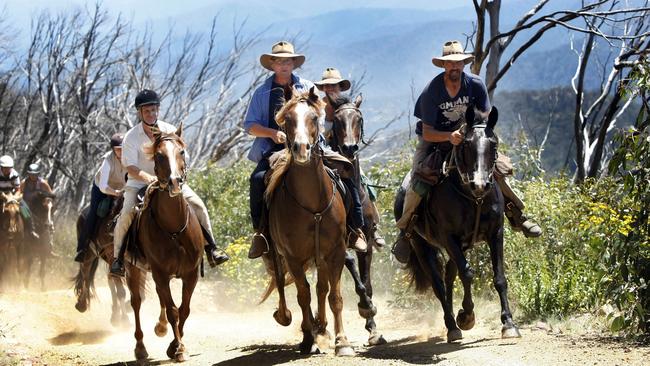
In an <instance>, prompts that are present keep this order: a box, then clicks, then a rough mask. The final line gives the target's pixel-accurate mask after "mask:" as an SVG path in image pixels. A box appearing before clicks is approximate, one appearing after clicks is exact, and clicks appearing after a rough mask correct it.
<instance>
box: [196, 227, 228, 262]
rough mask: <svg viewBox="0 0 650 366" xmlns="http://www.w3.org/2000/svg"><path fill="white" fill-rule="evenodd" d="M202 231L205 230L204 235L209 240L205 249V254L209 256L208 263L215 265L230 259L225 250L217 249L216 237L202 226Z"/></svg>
mask: <svg viewBox="0 0 650 366" xmlns="http://www.w3.org/2000/svg"><path fill="white" fill-rule="evenodd" d="M201 231H202V232H203V237H204V238H205V240H206V241H207V244H206V245H205V247H204V249H205V255H206V256H207V257H208V264H210V267H215V266H218V265H220V264H222V263H224V262H226V261H228V260H229V259H230V257H229V256H228V254H226V252H224V251H223V250H218V249H217V244H216V243H215V242H214V238H213V237H212V235H211V234H210V233H209V232H208V230H206V229H205V228H204V227H203V226H201Z"/></svg>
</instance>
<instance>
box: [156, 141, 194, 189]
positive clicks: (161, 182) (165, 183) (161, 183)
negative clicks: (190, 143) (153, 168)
mask: <svg viewBox="0 0 650 366" xmlns="http://www.w3.org/2000/svg"><path fill="white" fill-rule="evenodd" d="M165 141H171V142H172V143H173V144H174V145H175V146H178V144H177V140H176V139H174V138H172V137H161V138H160V139H159V140H158V144H159V143H162V142H165ZM178 147H180V146H178ZM181 157H183V170H182V171H181V176H180V177H178V178H177V179H178V185H179V186H180V187H183V183H185V181H186V180H187V164H186V161H185V150H184V149H181ZM154 187H155V188H156V189H158V190H160V191H164V190H167V191H168V192H169V193H170V195H171V185H170V184H169V177H167V178H166V179H160V178H158V182H157V183H156V185H155V186H154Z"/></svg>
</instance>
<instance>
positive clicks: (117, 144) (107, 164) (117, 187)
mask: <svg viewBox="0 0 650 366" xmlns="http://www.w3.org/2000/svg"><path fill="white" fill-rule="evenodd" d="M123 139H124V136H123V135H122V134H121V133H116V134H114V135H113V136H112V137H111V151H109V152H107V153H106V154H104V156H103V159H104V160H103V161H102V165H101V166H100V167H99V170H98V171H97V173H96V174H95V181H94V182H93V188H92V190H91V192H90V209H89V210H88V214H87V216H86V221H85V222H84V227H83V228H82V230H81V232H80V233H79V237H78V238H77V255H76V256H75V258H74V260H75V261H77V262H83V260H84V257H85V254H86V250H87V249H88V243H89V241H90V239H91V238H92V237H93V236H94V235H95V231H96V225H97V221H98V220H97V218H98V216H97V209H98V207H99V204H100V203H101V202H102V201H104V200H105V199H107V198H109V197H110V198H115V197H119V196H120V195H122V192H123V189H124V184H125V183H126V173H127V171H126V168H125V167H123V166H122V163H121V159H122V140H123Z"/></svg>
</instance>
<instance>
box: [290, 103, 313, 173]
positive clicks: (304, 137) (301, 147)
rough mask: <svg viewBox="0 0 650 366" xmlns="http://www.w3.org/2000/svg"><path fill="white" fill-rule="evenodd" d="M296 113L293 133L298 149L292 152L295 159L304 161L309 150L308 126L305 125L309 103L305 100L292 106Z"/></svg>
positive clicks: (307, 159)
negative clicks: (294, 106)
mask: <svg viewBox="0 0 650 366" xmlns="http://www.w3.org/2000/svg"><path fill="white" fill-rule="evenodd" d="M293 111H294V113H295V114H296V130H295V135H294V141H293V143H294V145H296V146H297V147H298V151H295V152H294V153H295V154H296V155H295V158H296V161H297V162H299V163H305V162H307V161H309V159H310V157H311V156H310V150H309V149H308V148H307V146H308V145H309V128H308V127H307V116H308V115H309V111H310V108H309V105H308V104H307V102H300V103H298V104H296V108H294V110H293Z"/></svg>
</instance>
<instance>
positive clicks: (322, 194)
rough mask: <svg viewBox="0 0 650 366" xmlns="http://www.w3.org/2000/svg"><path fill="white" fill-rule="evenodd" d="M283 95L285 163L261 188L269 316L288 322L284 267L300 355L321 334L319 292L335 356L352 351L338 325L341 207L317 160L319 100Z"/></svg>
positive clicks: (343, 248) (310, 96) (342, 259)
mask: <svg viewBox="0 0 650 366" xmlns="http://www.w3.org/2000/svg"><path fill="white" fill-rule="evenodd" d="M289 97H290V96H289V95H287V96H285V100H288V101H287V102H286V103H285V105H284V106H283V107H282V109H281V110H280V111H279V112H278V113H277V114H276V121H277V122H278V125H279V126H280V127H281V128H282V129H283V130H284V132H285V133H286V135H287V145H288V149H287V150H285V155H284V158H285V160H284V161H285V165H284V166H283V167H277V166H275V167H274V174H273V176H272V177H271V181H270V182H269V186H268V188H267V202H268V204H269V225H270V234H271V235H270V236H271V244H272V245H271V246H270V247H271V251H270V253H269V254H267V259H266V263H269V259H268V257H269V256H270V257H271V258H270V262H272V263H273V265H272V268H271V273H272V274H273V276H274V279H273V281H272V284H274V285H277V289H278V294H279V298H280V299H279V309H278V310H277V311H276V312H275V314H274V317H275V319H276V321H277V322H278V323H280V324H281V325H284V326H287V325H289V324H290V323H291V312H290V311H289V310H288V308H287V304H286V300H285V296H284V286H285V274H286V271H288V272H289V273H290V275H291V276H292V278H293V280H294V281H295V284H296V288H297V290H298V295H297V297H298V304H299V305H300V308H301V310H302V324H301V328H302V332H303V340H302V342H301V343H300V346H299V348H300V352H301V353H302V354H308V353H315V352H319V350H318V348H317V347H316V344H315V343H314V341H315V335H323V336H327V317H326V308H325V297H326V296H328V292H329V296H328V300H329V305H330V309H331V310H332V313H333V314H334V330H335V333H336V334H335V337H336V339H335V349H336V354H337V355H339V356H352V355H354V351H353V350H352V347H351V346H350V344H349V342H348V340H347V337H346V336H345V333H344V330H343V318H342V314H341V313H342V309H343V298H342V296H341V272H342V271H343V266H344V262H345V252H346V242H345V233H346V223H345V207H344V203H343V200H342V198H341V196H340V194H337V191H336V188H335V186H334V183H333V181H332V179H330V177H329V175H328V174H327V172H326V170H325V167H324V165H323V156H322V150H321V146H320V145H319V144H318V136H319V117H320V116H321V115H322V108H323V103H322V102H321V101H320V100H319V98H318V96H317V95H316V94H315V93H314V88H313V87H312V88H311V90H310V91H309V92H308V93H302V94H298V93H297V92H295V91H294V92H293V96H292V97H291V98H290V99H289ZM314 264H315V266H316V270H317V277H318V280H317V281H318V282H317V285H316V291H317V298H318V312H317V315H316V318H314V315H313V313H312V309H311V292H310V286H309V283H308V282H307V277H306V275H305V271H306V270H307V268H309V267H311V266H312V265H314Z"/></svg>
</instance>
